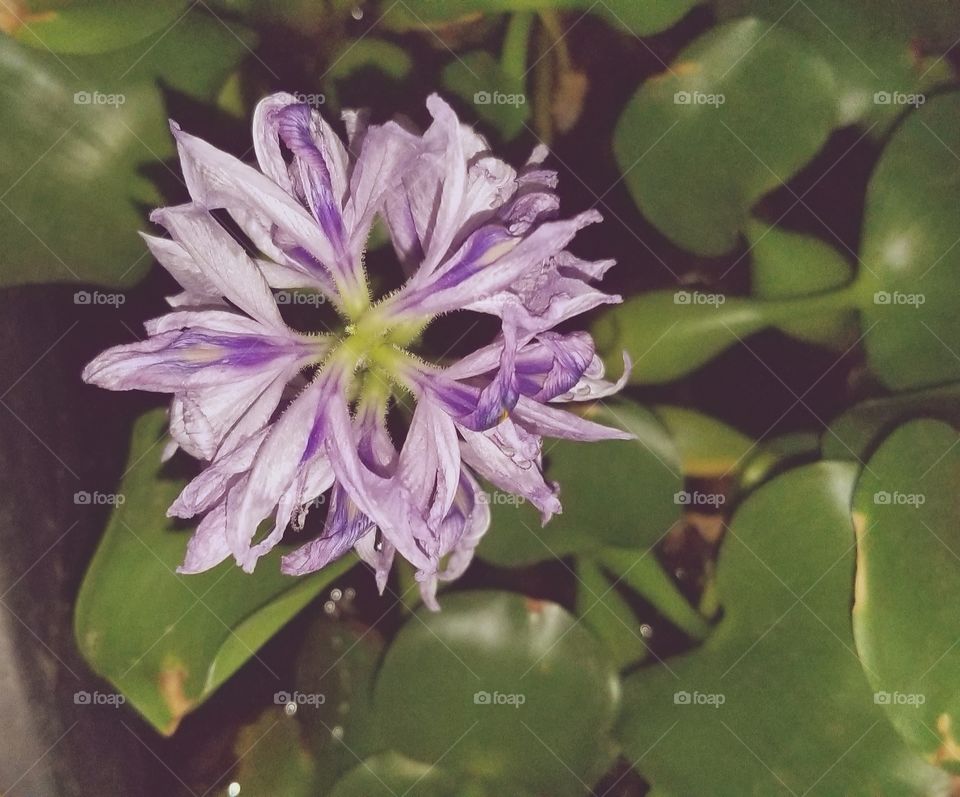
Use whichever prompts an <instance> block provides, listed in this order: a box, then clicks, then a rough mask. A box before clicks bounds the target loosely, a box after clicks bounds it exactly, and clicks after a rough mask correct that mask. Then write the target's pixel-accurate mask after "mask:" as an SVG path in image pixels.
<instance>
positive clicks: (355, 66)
mask: <svg viewBox="0 0 960 797" xmlns="http://www.w3.org/2000/svg"><path fill="white" fill-rule="evenodd" d="M366 67H373V68H374V69H378V70H379V71H381V72H384V73H385V74H387V75H389V76H390V77H392V78H395V79H396V80H402V79H403V78H405V77H406V76H407V75H408V74H410V70H411V69H412V68H413V59H411V58H410V55H409V54H408V53H407V51H406V50H404V49H403V48H402V47H399V46H397V45H396V44H394V43H393V42H388V41H384V40H383V39H374V38H372V37H365V38H362V39H356V40H354V41H351V42H350V43H349V44H345V45H344V47H343V49H342V50H341V51H340V52H339V53H337V54H336V55H334V56H333V64H332V65H331V66H330V70H329V72H328V73H327V74H328V75H329V76H330V77H332V78H334V79H337V80H342V79H344V78H346V77H349V76H350V75H353V74H355V73H356V72H357V71H359V70H361V69H364V68H366Z"/></svg>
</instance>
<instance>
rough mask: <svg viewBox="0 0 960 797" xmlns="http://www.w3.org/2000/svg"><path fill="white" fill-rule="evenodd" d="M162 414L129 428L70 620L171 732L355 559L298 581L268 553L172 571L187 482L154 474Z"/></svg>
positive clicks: (94, 657)
mask: <svg viewBox="0 0 960 797" xmlns="http://www.w3.org/2000/svg"><path fill="white" fill-rule="evenodd" d="M166 423H167V421H166V413H164V412H163V411H159V410H158V411H154V412H151V413H149V414H148V415H146V416H144V417H143V418H141V419H140V421H138V423H137V424H136V426H135V428H134V433H133V443H132V448H131V452H130V460H129V466H128V468H127V475H126V476H125V478H124V480H123V481H122V483H121V484H120V487H119V490H118V495H120V496H123V500H122V502H119V501H118V505H117V507H116V508H115V509H114V510H113V512H112V514H111V516H110V522H109V524H108V525H107V529H106V532H105V533H104V537H103V540H102V541H101V543H100V546H99V548H98V549H97V552H96V554H95V556H94V558H93V561H92V562H91V564H90V567H89V569H88V570H87V574H86V576H85V578H84V581H83V584H82V586H81V588H80V594H79V596H78V598H77V605H76V610H75V618H74V622H75V632H76V637H77V644H78V645H79V648H80V651H81V653H82V654H83V656H84V658H86V660H87V661H88V662H89V664H90V666H91V667H92V668H93V669H94V670H95V671H96V672H97V673H99V674H100V675H102V676H103V677H104V678H106V679H107V680H108V681H110V682H111V683H112V684H113V685H114V686H116V687H117V689H118V690H119V691H120V692H122V693H123V694H124V695H125V696H126V697H127V699H128V700H129V701H130V703H131V704H132V705H133V707H134V708H136V709H137V710H138V711H139V712H140V713H141V714H143V716H144V717H145V718H146V719H147V720H148V721H149V722H150V723H151V724H152V725H153V726H154V727H155V728H157V730H158V731H160V732H161V733H164V734H169V733H173V731H174V730H176V727H177V724H178V723H179V721H180V719H181V718H182V717H183V715H184V714H186V713H187V712H189V711H191V710H193V709H194V708H196V706H198V705H199V704H200V703H202V702H203V701H204V700H205V699H206V698H207V697H208V696H209V695H210V694H211V693H212V692H213V691H214V690H216V689H217V687H219V686H220V685H221V684H222V683H223V682H224V681H225V680H226V679H227V678H229V677H230V676H231V675H232V674H233V673H234V672H236V670H237V669H238V668H239V667H240V666H241V665H243V664H244V663H245V662H246V661H248V660H249V659H250V658H251V657H255V656H256V651H257V649H258V648H259V647H260V646H261V645H263V643H264V642H266V641H267V640H268V639H269V638H270V637H271V636H272V635H273V634H274V633H275V632H276V631H277V630H278V629H279V628H281V627H282V626H283V625H284V624H285V623H286V622H287V621H288V620H289V619H290V618H291V617H293V615H294V614H296V613H297V612H299V611H300V610H301V609H302V608H303V607H304V606H306V605H307V604H308V603H309V602H310V601H311V600H312V599H313V598H314V597H315V596H316V594H317V593H318V592H319V591H320V590H321V589H322V588H323V587H324V586H325V585H326V584H328V583H329V582H330V581H331V580H332V579H334V578H335V577H336V576H337V575H339V574H341V573H342V572H344V571H345V570H346V569H347V568H349V567H350V565H351V564H352V560H351V559H349V558H347V559H345V560H341V561H340V562H338V563H335V564H334V565H332V566H330V567H328V568H326V569H324V570H323V571H322V572H320V573H318V574H316V575H314V576H310V577H307V578H301V579H297V578H292V577H290V576H284V575H281V573H280V571H279V554H278V552H275V553H273V554H271V555H270V556H267V557H264V559H263V560H262V561H261V562H260V564H259V566H258V567H257V570H256V572H255V573H254V574H252V575H248V574H245V573H243V572H242V571H241V570H240V569H239V568H237V567H236V566H235V565H234V564H233V563H232V562H225V563H223V564H221V565H220V566H218V567H216V568H214V569H213V570H211V571H209V572H207V573H203V574H200V575H190V576H183V575H178V574H177V573H176V572H175V570H176V567H177V566H178V565H179V564H180V563H181V561H182V560H183V555H184V551H185V549H186V544H187V536H188V535H187V533H185V532H184V531H179V530H176V529H175V528H174V527H173V525H172V523H171V521H170V520H168V519H167V517H166V509H167V507H168V506H169V505H170V504H171V503H172V501H173V499H174V498H175V497H176V495H177V494H178V493H179V491H180V490H181V489H182V487H183V482H182V481H171V480H166V479H163V478H161V466H160V447H159V442H160V440H161V437H162V435H163V433H164V430H165V427H166ZM265 672H266V675H265V677H274V675H273V674H272V673H271V672H270V671H269V670H267V671H265Z"/></svg>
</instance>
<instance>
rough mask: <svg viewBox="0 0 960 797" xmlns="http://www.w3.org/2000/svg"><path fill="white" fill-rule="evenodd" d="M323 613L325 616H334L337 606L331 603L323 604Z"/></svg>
mask: <svg viewBox="0 0 960 797" xmlns="http://www.w3.org/2000/svg"><path fill="white" fill-rule="evenodd" d="M323 611H324V613H326V614H336V612H337V604H335V603H334V602H333V601H327V602H326V603H324V604H323Z"/></svg>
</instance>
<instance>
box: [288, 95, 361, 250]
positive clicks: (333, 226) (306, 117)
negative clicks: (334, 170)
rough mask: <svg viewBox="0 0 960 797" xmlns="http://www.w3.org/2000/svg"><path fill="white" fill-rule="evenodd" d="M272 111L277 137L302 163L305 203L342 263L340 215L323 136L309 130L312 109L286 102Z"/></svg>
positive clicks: (341, 218)
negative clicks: (286, 103)
mask: <svg viewBox="0 0 960 797" xmlns="http://www.w3.org/2000/svg"><path fill="white" fill-rule="evenodd" d="M275 114H276V120H277V131H278V132H279V134H280V138H281V139H282V140H283V143H284V144H286V145H287V147H288V148H289V150H290V151H291V152H292V153H293V155H294V157H295V158H296V159H297V161H298V162H299V163H300V164H301V167H302V168H301V181H302V183H303V189H304V191H305V192H306V199H307V204H308V205H309V206H310V210H311V212H312V213H313V216H314V218H315V219H316V220H317V223H318V224H319V225H320V226H321V227H322V228H323V231H324V233H325V234H326V236H327V238H328V239H329V240H330V243H331V244H332V245H333V249H334V251H335V252H336V255H337V258H338V260H340V261H341V262H342V261H343V259H344V257H345V255H346V234H345V232H344V226H343V216H342V211H341V208H340V203H339V201H338V200H337V198H336V196H334V191H333V184H332V182H331V180H330V170H329V169H328V168H327V158H326V155H325V153H324V152H323V151H322V150H321V148H320V146H322V139H319V137H315V136H314V133H313V130H312V117H313V111H312V110H311V108H310V106H309V105H306V104H298V105H287V106H286V107H284V108H282V109H280V110H278V111H275ZM318 144H319V145H320V146H318Z"/></svg>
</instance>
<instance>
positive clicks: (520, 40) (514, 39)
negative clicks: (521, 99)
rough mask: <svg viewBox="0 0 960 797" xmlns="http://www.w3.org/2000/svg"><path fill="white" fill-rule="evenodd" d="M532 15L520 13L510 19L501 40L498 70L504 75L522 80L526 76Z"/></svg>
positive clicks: (527, 12) (524, 12)
mask: <svg viewBox="0 0 960 797" xmlns="http://www.w3.org/2000/svg"><path fill="white" fill-rule="evenodd" d="M532 27H533V14H532V13H531V12H529V11H521V12H518V13H516V14H514V15H513V16H512V17H510V23H509V24H508V25H507V34H506V36H505V37H504V40H503V52H502V53H501V55H500V68H501V69H503V72H504V74H506V75H509V76H510V77H514V78H517V79H518V80H522V79H523V77H524V75H526V74H527V52H528V51H529V49H530V31H531V29H532Z"/></svg>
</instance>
